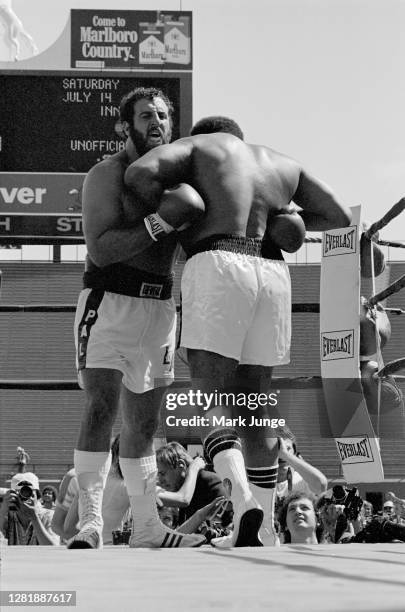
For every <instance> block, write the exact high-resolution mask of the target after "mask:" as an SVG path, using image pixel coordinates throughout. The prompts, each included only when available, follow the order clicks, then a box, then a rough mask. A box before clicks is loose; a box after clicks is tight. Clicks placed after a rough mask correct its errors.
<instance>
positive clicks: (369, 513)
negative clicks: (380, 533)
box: [359, 500, 374, 527]
mask: <svg viewBox="0 0 405 612" xmlns="http://www.w3.org/2000/svg"><path fill="white" fill-rule="evenodd" d="M373 514H374V507H373V504H372V503H371V502H369V501H367V500H364V501H363V506H362V508H361V510H360V516H359V520H360V523H361V526H362V527H365V526H366V525H367V523H369V522H370V521H371V519H372V518H373Z"/></svg>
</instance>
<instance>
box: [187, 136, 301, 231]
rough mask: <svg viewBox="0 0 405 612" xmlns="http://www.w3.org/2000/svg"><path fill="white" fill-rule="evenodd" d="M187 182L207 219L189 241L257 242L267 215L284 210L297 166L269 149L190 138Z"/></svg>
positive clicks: (224, 140) (227, 140)
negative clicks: (224, 237) (229, 237)
mask: <svg viewBox="0 0 405 612" xmlns="http://www.w3.org/2000/svg"><path fill="white" fill-rule="evenodd" d="M192 140H193V153H192V165H191V168H190V174H191V177H190V182H191V184H192V185H193V187H194V188H195V189H197V191H198V192H199V193H200V194H201V196H202V197H203V199H204V202H205V206H206V214H205V215H204V218H203V219H202V221H201V222H199V223H198V224H197V226H196V227H195V228H194V229H193V230H192V231H191V232H190V235H189V238H190V239H191V241H192V242H194V241H195V240H200V239H202V238H205V237H207V236H210V235H212V234H234V235H235V234H236V235H241V236H250V237H257V238H261V237H263V235H264V232H265V230H266V224H267V219H268V216H269V214H271V213H272V212H275V211H277V210H281V209H283V208H286V207H287V206H288V204H289V203H290V201H291V199H292V196H293V195H294V193H295V191H296V188H297V184H298V181H299V167H298V164H296V162H294V161H293V160H291V159H289V158H288V157H285V156H283V155H281V154H280V153H277V152H275V151H273V150H271V149H269V148H267V147H263V146H258V145H249V144H246V143H244V142H243V141H242V140H240V139H238V138H236V137H233V136H230V135H228V134H222V133H221V134H215V135H212V134H211V135H209V136H208V137H207V136H206V135H198V136H194V137H193V139H192Z"/></svg>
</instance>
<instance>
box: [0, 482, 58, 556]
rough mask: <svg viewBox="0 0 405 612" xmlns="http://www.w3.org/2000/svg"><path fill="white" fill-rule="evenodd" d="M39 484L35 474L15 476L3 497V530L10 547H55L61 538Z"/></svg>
mask: <svg viewBox="0 0 405 612" xmlns="http://www.w3.org/2000/svg"><path fill="white" fill-rule="evenodd" d="M40 498H41V492H40V490H39V481H38V478H37V476H35V474H33V473H32V472H25V473H22V474H16V475H15V476H13V478H12V479H11V488H10V489H9V490H8V491H7V492H6V493H5V494H4V497H3V503H2V505H1V508H0V529H1V532H2V533H3V535H4V537H5V538H6V539H7V541H8V544H9V546H10V545H26V546H27V545H28V546H32V545H41V546H55V545H58V544H59V543H60V539H59V537H58V536H57V535H56V534H55V533H54V532H53V531H52V529H51V522H52V513H51V511H50V510H47V509H46V508H44V506H42V504H41V502H40Z"/></svg>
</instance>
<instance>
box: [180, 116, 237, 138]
mask: <svg viewBox="0 0 405 612" xmlns="http://www.w3.org/2000/svg"><path fill="white" fill-rule="evenodd" d="M216 132H225V133H226V134H233V136H236V137H237V138H240V140H243V139H244V137H243V132H242V130H241V129H240V127H239V125H238V124H237V123H236V121H234V120H233V119H230V118H229V117H222V116H221V115H213V116H211V117H203V118H202V119H200V120H199V121H197V123H195V124H194V125H193V127H192V128H191V130H190V136H196V135H197V134H214V133H216Z"/></svg>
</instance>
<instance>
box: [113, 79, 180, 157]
mask: <svg viewBox="0 0 405 612" xmlns="http://www.w3.org/2000/svg"><path fill="white" fill-rule="evenodd" d="M173 110H174V109H173V105H172V103H171V101H170V100H169V98H168V97H167V96H166V95H165V94H164V93H163V92H162V91H161V90H160V89H156V88H155V87H138V88H136V89H134V90H133V91H131V92H130V93H129V94H127V95H126V96H125V97H124V98H123V99H122V101H121V104H120V119H121V124H122V128H123V132H124V134H125V135H126V136H127V137H129V138H130V139H131V140H132V142H133V144H134V146H135V148H136V152H137V153H138V155H139V156H142V155H144V154H145V153H147V151H150V150H151V149H153V148H154V147H157V146H159V145H161V144H168V143H169V142H170V140H171V138H172V127H173Z"/></svg>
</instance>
